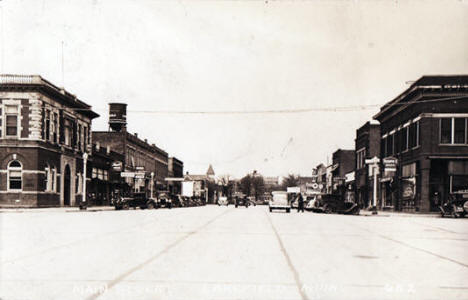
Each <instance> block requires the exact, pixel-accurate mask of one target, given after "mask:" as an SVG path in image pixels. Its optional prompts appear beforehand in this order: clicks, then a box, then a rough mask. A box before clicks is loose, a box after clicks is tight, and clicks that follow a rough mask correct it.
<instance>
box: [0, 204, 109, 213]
mask: <svg viewBox="0 0 468 300" xmlns="http://www.w3.org/2000/svg"><path fill="white" fill-rule="evenodd" d="M108 210H115V208H114V207H113V206H92V207H88V209H86V210H80V208H79V207H44V208H35V207H31V208H27V207H22V208H0V213H41V212H62V213H63V212H97V211H108Z"/></svg>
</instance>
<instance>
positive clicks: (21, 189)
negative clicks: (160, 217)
mask: <svg viewBox="0 0 468 300" xmlns="http://www.w3.org/2000/svg"><path fill="white" fill-rule="evenodd" d="M96 117H98V114H96V113H95V112H93V111H92V109H91V106H89V105H87V104H86V103H84V102H82V101H81V100H79V99H78V98H77V97H76V96H75V95H73V94H71V93H69V92H67V91H66V90H64V89H63V88H59V87H57V86H55V85H54V84H52V83H50V82H49V81H47V80H45V79H44V78H42V77H41V76H38V75H0V140H1V143H0V206H2V207H44V206H73V205H75V204H76V203H77V201H79V200H80V199H81V197H82V191H83V189H82V187H83V177H84V176H83V169H84V168H83V158H84V156H83V154H84V153H87V152H88V153H89V152H90V150H91V147H90V145H91V143H92V141H91V134H90V133H91V130H90V128H91V121H92V120H93V119H94V118H96ZM85 156H87V155H85Z"/></svg>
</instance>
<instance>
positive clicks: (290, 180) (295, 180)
mask: <svg viewBox="0 0 468 300" xmlns="http://www.w3.org/2000/svg"><path fill="white" fill-rule="evenodd" d="M298 185H299V176H298V175H294V174H289V175H288V177H285V178H284V179H283V183H282V186H283V190H286V189H287V188H288V187H290V186H298Z"/></svg>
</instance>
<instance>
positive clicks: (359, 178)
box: [355, 122, 380, 207]
mask: <svg viewBox="0 0 468 300" xmlns="http://www.w3.org/2000/svg"><path fill="white" fill-rule="evenodd" d="M355 149H356V155H355V158H356V164H355V189H356V198H355V199H356V201H357V203H359V205H360V206H361V207H369V206H370V205H371V202H372V197H373V185H374V179H373V177H372V176H370V174H369V168H368V166H367V165H366V163H365V161H366V159H370V158H373V157H380V124H378V122H366V123H365V124H364V125H362V126H361V127H360V128H359V129H357V130H356V139H355Z"/></svg>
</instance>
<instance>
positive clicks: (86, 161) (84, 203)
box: [80, 152, 88, 209]
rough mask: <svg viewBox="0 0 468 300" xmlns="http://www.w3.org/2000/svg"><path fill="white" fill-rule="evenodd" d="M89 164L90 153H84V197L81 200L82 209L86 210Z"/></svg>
mask: <svg viewBox="0 0 468 300" xmlns="http://www.w3.org/2000/svg"><path fill="white" fill-rule="evenodd" d="M87 163H88V153H86V152H84V153H83V197H82V200H81V205H80V209H86V207H87V203H86V164H87Z"/></svg>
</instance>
